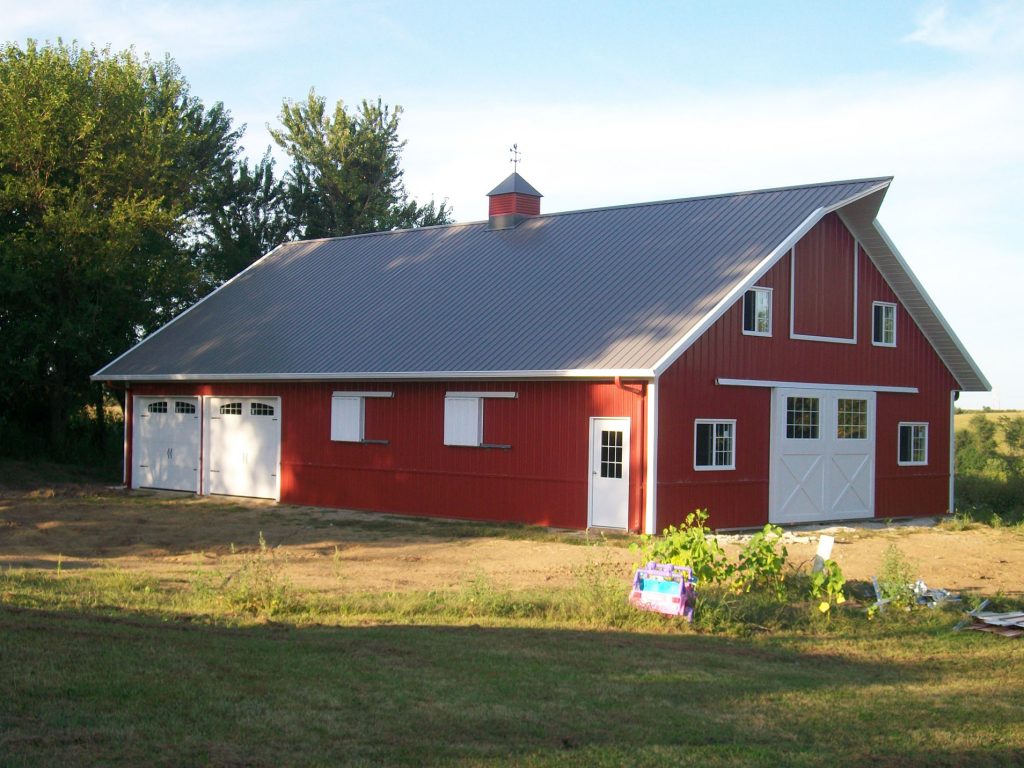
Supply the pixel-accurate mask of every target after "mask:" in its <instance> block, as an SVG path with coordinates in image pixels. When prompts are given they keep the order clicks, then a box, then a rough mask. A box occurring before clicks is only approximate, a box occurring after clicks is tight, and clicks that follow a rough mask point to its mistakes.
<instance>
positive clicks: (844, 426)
mask: <svg viewBox="0 0 1024 768" xmlns="http://www.w3.org/2000/svg"><path fill="white" fill-rule="evenodd" d="M837 411H838V423H837V425H836V437H838V438H839V439H840V440H867V439H868V401H867V400H855V399H848V398H845V397H841V398H839V400H838V405H837Z"/></svg>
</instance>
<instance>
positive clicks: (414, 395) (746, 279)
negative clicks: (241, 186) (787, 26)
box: [93, 174, 989, 532]
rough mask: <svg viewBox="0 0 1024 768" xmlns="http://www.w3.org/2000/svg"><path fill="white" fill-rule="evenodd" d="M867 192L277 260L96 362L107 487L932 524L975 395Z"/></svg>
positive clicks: (849, 184) (324, 247) (383, 239)
mask: <svg viewBox="0 0 1024 768" xmlns="http://www.w3.org/2000/svg"><path fill="white" fill-rule="evenodd" d="M890 181H891V179H889V178H876V179H863V180H857V181H842V182H832V183H826V184H814V185H808V186H800V187H790V188H785V189H770V190H762V191H756V192H743V193H738V194H733V195H716V196H712V197H700V198H691V199H684V200H670V201H664V202H654V203H643V204H638V205H627V206H617V207H611V208H601V209H596V210H585V211H572V212H567V213H556V214H544V215H541V213H540V197H541V195H540V193H539V192H537V191H536V190H535V189H534V188H533V187H531V186H530V185H529V184H528V183H527V182H526V181H525V180H524V179H523V178H522V177H521V176H519V175H518V174H512V175H511V176H510V177H509V178H508V179H506V180H505V181H504V182H502V184H501V185H499V186H498V187H497V188H496V189H495V190H494V191H493V192H491V194H490V201H491V205H490V218H489V219H488V221H483V222H475V223H470V224H455V225H451V226H443V227H429V228H422V229H414V230H402V231H395V232H386V233H379V234H369V235H359V236H353V237H343V238H334V239H325V240H315V241H307V242H294V243H287V244H285V245H282V246H280V247H278V248H277V249H275V250H274V251H272V252H271V253H270V254H268V255H267V256H265V257H264V258H263V259H261V260H260V261H258V262H256V263H255V264H253V265H252V266H251V267H249V268H248V269H246V270H245V271H244V272H242V273H241V274H239V275H238V276H236V277H235V278H234V279H232V280H231V281H229V282H228V283H226V284H225V285H223V286H221V288H219V289H218V290H217V291H215V292H214V293H212V294H210V295H209V296H208V297H206V298H205V299H203V300H202V301H200V302H199V303H197V304H196V305H195V306H193V307H192V308H190V309H189V310H187V311H186V312H183V313H182V314H181V315H179V316H178V317H177V318H175V319H174V320H173V321H171V322H170V323H168V324H167V325H166V326H164V327H163V328H161V329H160V330H158V331H156V332H155V333H153V334H152V335H150V336H149V337H147V338H146V339H144V340H143V341H142V342H140V343H139V344H138V345H137V346H135V347H134V348H132V349H131V350H129V351H128V352H126V353H125V354H123V355H122V356H121V357H119V358H117V359H116V360H114V361H113V362H111V363H110V364H109V365H107V366H106V367H104V368H103V369H101V370H100V371H98V372H97V373H96V374H95V375H94V377H93V378H94V379H96V380H100V381H108V382H123V383H124V385H125V386H126V387H127V388H128V397H127V403H128V406H127V415H126V430H125V482H126V483H127V484H128V485H130V486H131V487H133V488H139V487H155V488H171V489H179V490H187V491H193V492H195V493H202V494H230V495H239V496H257V497H266V498H272V499H279V500H281V501H286V502H290V503H295V504H312V505H318V506H329V507H346V508H353V509H364V510H377V511H382V512H400V513H405V514H422V515H438V516H444V517H464V518H476V519H487V520H508V521H521V522H526V523H538V524H542V525H552V526H562V527H568V528H586V527H590V526H595V527H607V528H618V529H628V530H631V531H648V532H653V531H656V530H660V529H661V528H662V527H664V526H666V525H668V524H670V523H678V522H679V521H680V520H681V519H682V518H683V517H684V516H685V515H686V514H687V513H688V512H690V511H692V510H693V509H695V508H697V507H702V508H703V507H706V508H707V509H708V510H709V511H710V513H711V523H712V524H713V525H715V526H716V527H720V528H723V527H724V528H728V527H747V526H758V525H761V524H763V523H765V522H766V521H772V522H778V523H793V522H805V521H821V520H843V519H855V518H868V517H895V516H904V515H935V514H942V513H945V512H947V511H948V510H949V509H950V507H951V496H952V479H951V467H952V461H951V458H952V446H953V443H952V427H953V423H952V410H953V401H954V399H955V398H956V394H957V392H959V391H978V390H987V389H988V388H989V386H988V382H987V381H986V380H985V377H984V376H983V374H982V373H981V371H980V370H979V369H978V367H977V366H976V365H975V363H974V361H973V360H972V359H971V357H970V356H969V355H968V353H967V351H966V350H965V349H964V347H963V346H962V345H961V343H960V342H959V340H958V339H957V338H956V336H955V335H954V334H953V332H952V330H951V329H950V328H949V326H948V324H947V323H946V322H945V320H944V319H943V318H942V316H941V315H940V314H939V312H938V310H937V309H936V307H935V305H934V304H933V303H932V301H931V300H930V299H929V298H928V296H927V294H926V293H925V292H924V289H923V288H922V287H921V285H920V283H919V282H918V281H917V279H916V278H915V277H914V276H913V274H912V273H911V272H910V270H909V268H908V267H907V265H906V263H905V262H904V260H903V258H902V257H901V256H900V254H899V253H898V252H897V250H896V248H895V246H894V245H893V244H892V242H891V241H890V240H889V238H888V237H887V236H886V234H885V232H884V231H883V230H882V228H881V227H880V226H879V225H878V223H877V222H876V220H875V216H876V214H877V212H878V209H879V206H880V205H881V202H882V199H883V197H884V196H885V193H886V190H887V189H888V187H889V183H890Z"/></svg>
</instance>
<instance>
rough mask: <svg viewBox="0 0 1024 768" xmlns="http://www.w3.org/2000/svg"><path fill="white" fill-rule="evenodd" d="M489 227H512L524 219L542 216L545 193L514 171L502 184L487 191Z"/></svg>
mask: <svg viewBox="0 0 1024 768" xmlns="http://www.w3.org/2000/svg"><path fill="white" fill-rule="evenodd" d="M487 197H489V198H490V205H489V206H488V213H487V215H488V222H487V228H488V229H511V228H512V227H515V226H518V225H519V223H520V222H521V221H523V220H524V219H529V218H532V217H534V216H540V199H541V198H542V197H543V195H542V194H541V193H540V192H538V191H537V190H536V189H534V188H533V187H532V186H531V185H530V182H528V181H527V180H526V179H524V178H523V177H522V176H520V175H519V174H518V173H515V172H513V173H512V174H511V175H510V176H509V177H508V178H507V179H505V180H504V181H503V182H501V184H499V185H498V186H496V187H495V188H494V189H492V190H491V191H490V192H488V193H487Z"/></svg>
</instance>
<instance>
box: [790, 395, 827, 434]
mask: <svg viewBox="0 0 1024 768" xmlns="http://www.w3.org/2000/svg"><path fill="white" fill-rule="evenodd" d="M819 412H820V407H819V403H818V398H816V397H787V398H786V437H788V438H790V439H791V440H817V439H818V421H819V418H818V415H819Z"/></svg>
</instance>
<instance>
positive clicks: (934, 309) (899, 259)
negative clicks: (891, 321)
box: [874, 219, 992, 392]
mask: <svg viewBox="0 0 1024 768" xmlns="http://www.w3.org/2000/svg"><path fill="white" fill-rule="evenodd" d="M874 227H875V229H876V230H877V232H878V234H879V236H880V237H881V238H882V240H883V241H884V242H885V245H886V247H887V248H888V249H889V252H890V253H891V254H892V257H893V258H894V259H896V263H897V264H899V265H900V268H901V269H902V270H903V271H904V272H905V273H906V275H907V279H908V280H910V282H911V283H912V284H913V286H914V288H915V290H917V292H918V293H919V294H920V295H921V298H922V299H923V300H924V303H925V304H926V305H927V306H928V309H929V310H930V311H931V313H932V314H933V315H935V319H936V320H938V321H939V325H941V326H942V330H943V331H944V332H945V333H946V335H947V336H949V338H950V340H951V341H952V342H953V344H954V345H955V346H956V348H957V350H958V351H959V352H960V354H961V355H963V358H964V361H965V362H966V363H967V364H968V365H969V366H970V367H971V369H972V370H973V371H974V375H975V376H977V377H978V381H980V382H981V383H982V385H984V390H982V391H984V392H991V391H992V385H991V384H990V383H989V381H988V379H987V378H985V374H983V373H982V372H981V369H980V368H979V367H978V364H977V363H976V362H974V358H973V357H971V355H970V353H969V352H968V351H967V348H966V347H965V346H964V345H963V342H961V341H960V338H959V337H958V336H957V335H956V334H955V333H954V332H953V328H952V327H951V326H950V324H949V323H948V322H946V318H945V317H943V316H942V313H941V312H940V311H939V308H938V306H936V304H935V302H934V301H932V297H931V296H929V295H928V292H927V291H926V290H925V289H924V286H923V285H921V281H920V280H918V279H917V275H915V274H914V273H913V271H912V270H911V269H910V265H909V264H907V261H906V259H904V258H903V255H902V254H901V253H900V252H899V249H898V248H897V247H896V244H895V243H893V241H892V239H891V238H890V237H889V234H888V233H887V232H886V231H885V230H884V229H883V228H882V225H881V224H880V223H879V222H878V220H877V219H876V220H875V221H874ZM940 357H941V355H940ZM954 378H955V374H954ZM957 383H961V382H959V380H958V381H957ZM968 391H970V390H968Z"/></svg>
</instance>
